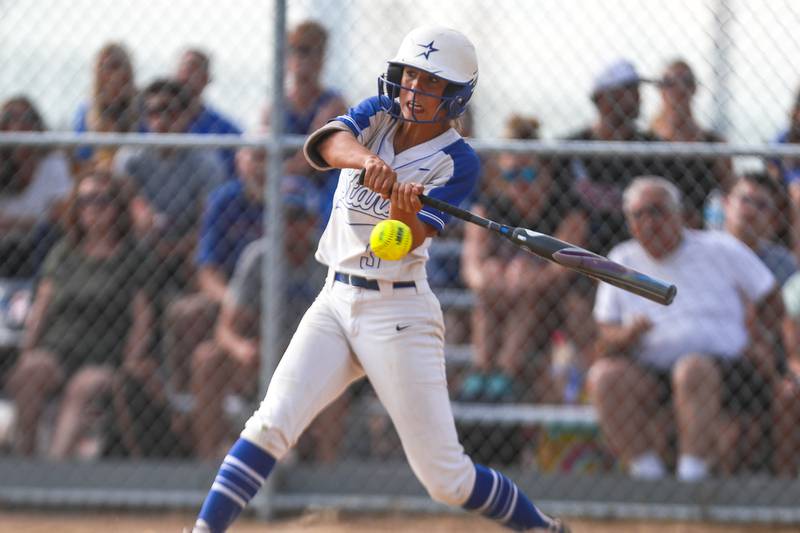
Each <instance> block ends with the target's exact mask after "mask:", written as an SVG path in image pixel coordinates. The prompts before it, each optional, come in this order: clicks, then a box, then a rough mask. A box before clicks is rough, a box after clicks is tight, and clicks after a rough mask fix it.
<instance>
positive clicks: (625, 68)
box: [592, 59, 651, 97]
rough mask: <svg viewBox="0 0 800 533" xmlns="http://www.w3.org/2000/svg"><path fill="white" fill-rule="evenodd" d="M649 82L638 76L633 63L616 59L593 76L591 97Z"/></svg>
mask: <svg viewBox="0 0 800 533" xmlns="http://www.w3.org/2000/svg"><path fill="white" fill-rule="evenodd" d="M650 81H651V80H649V79H645V78H642V77H641V76H639V73H638V72H637V71H636V67H635V66H633V63H631V62H630V61H628V60H627V59H618V60H617V61H614V62H613V63H611V64H609V65H606V67H605V68H604V69H603V70H601V71H600V72H599V73H598V74H597V76H595V78H594V83H593V85H592V97H594V96H597V94H599V93H602V92H605V91H609V90H611V89H618V88H620V87H625V86H628V85H634V84H637V85H638V84H639V83H643V82H650Z"/></svg>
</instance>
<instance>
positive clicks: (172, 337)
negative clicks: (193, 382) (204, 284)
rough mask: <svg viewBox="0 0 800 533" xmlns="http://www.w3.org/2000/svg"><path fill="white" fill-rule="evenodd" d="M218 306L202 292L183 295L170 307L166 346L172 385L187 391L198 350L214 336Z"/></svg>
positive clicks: (180, 390)
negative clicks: (196, 349) (192, 362)
mask: <svg viewBox="0 0 800 533" xmlns="http://www.w3.org/2000/svg"><path fill="white" fill-rule="evenodd" d="M218 312H219V304H217V303H216V302H214V301H213V300H211V298H209V297H208V296H206V295H205V294H203V293H195V294H190V295H187V296H182V297H179V298H176V299H175V300H173V301H172V302H171V303H170V304H169V305H168V306H167V312H166V315H167V316H166V333H165V343H166V352H167V368H168V369H169V375H170V385H171V386H172V389H173V390H174V391H176V392H185V391H186V390H187V389H188V385H189V368H190V366H191V358H192V354H193V353H194V350H195V348H197V346H198V345H199V344H200V343H201V342H203V341H205V340H208V339H209V338H210V336H211V332H212V331H213V330H214V323H215V321H216V319H217V314H218Z"/></svg>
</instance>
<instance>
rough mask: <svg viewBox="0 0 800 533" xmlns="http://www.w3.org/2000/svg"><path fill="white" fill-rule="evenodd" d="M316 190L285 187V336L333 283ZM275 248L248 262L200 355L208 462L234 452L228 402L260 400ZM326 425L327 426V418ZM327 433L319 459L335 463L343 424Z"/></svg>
mask: <svg viewBox="0 0 800 533" xmlns="http://www.w3.org/2000/svg"><path fill="white" fill-rule="evenodd" d="M312 188H313V187H312V186H311V185H310V184H309V183H308V182H305V183H304V182H303V181H302V178H298V177H290V178H286V179H285V180H284V182H283V184H282V189H283V199H284V220H285V224H286V227H285V232H284V235H283V239H284V252H283V258H284V260H285V270H284V274H285V276H286V277H285V281H284V282H283V283H281V284H280V286H281V287H282V289H283V290H284V291H285V292H284V298H285V299H284V306H283V307H282V317H281V318H282V320H281V323H280V328H279V329H280V330H281V331H285V332H293V331H294V330H295V328H296V327H297V324H298V322H299V320H300V318H301V317H302V315H303V313H304V312H305V309H306V308H307V306H308V305H310V304H311V303H312V302H313V300H314V298H315V297H316V291H317V290H318V289H319V288H320V287H321V286H322V284H323V283H324V279H325V269H324V268H323V267H321V266H320V265H319V263H317V262H316V261H315V260H314V250H315V242H316V238H317V228H318V224H317V216H318V214H317V212H316V205H315V202H316V200H315V199H314V198H313V195H311V194H310V193H309V190H311V189H312ZM267 244H268V243H267V241H266V240H263V239H261V240H257V241H254V242H252V243H251V244H249V245H248V247H247V248H245V250H244V252H243V253H242V254H241V256H240V258H239V261H238V263H237V265H236V270H235V273H234V275H233V278H232V279H231V281H230V283H229V284H228V287H227V290H226V294H225V298H224V299H223V302H222V309H221V311H220V315H219V319H218V321H217V325H216V329H215V330H214V337H213V339H212V340H210V341H207V342H204V343H202V344H200V345H199V346H198V348H197V349H196V350H195V352H194V355H193V362H192V376H191V382H192V392H193V394H194V397H195V409H194V412H193V414H192V420H193V435H194V440H195V446H196V452H197V454H198V456H200V457H202V458H205V459H211V458H215V457H217V456H218V454H219V453H220V452H223V451H224V449H227V447H226V445H228V444H230V443H229V442H226V436H227V435H228V430H229V428H228V425H229V424H228V422H227V421H226V418H225V415H224V411H223V400H224V398H225V397H226V395H228V394H231V393H238V394H240V395H243V396H245V397H246V398H248V399H250V400H253V399H254V393H256V392H257V390H256V389H257V384H258V383H257V379H256V378H257V377H258V366H259V357H260V355H259V354H260V349H259V346H260V345H259V343H260V340H259V339H260V335H259V331H260V315H261V297H262V292H261V286H262V285H261V283H262V273H263V264H264V260H265V255H266V254H267V253H269V252H270V250H269V248H268V247H267ZM321 418H322V419H325V420H327V417H326V415H325V414H323V415H321ZM318 422H319V421H318ZM318 427H319V424H318ZM323 427H324V430H325V431H322V432H321V434H319V438H318V439H316V440H317V442H318V448H317V449H318V457H319V458H320V459H324V460H332V459H333V458H335V455H336V452H337V449H336V448H337V446H338V441H339V438H338V437H337V435H341V431H342V420H341V418H338V417H334V420H328V422H327V423H325V422H323ZM312 434H314V431H313V430H312Z"/></svg>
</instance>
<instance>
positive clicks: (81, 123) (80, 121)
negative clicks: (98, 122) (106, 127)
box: [72, 102, 94, 161]
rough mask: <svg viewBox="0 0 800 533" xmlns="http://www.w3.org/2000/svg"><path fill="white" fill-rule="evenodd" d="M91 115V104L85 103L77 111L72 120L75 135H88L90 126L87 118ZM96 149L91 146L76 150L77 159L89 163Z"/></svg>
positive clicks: (79, 147) (80, 147)
mask: <svg viewBox="0 0 800 533" xmlns="http://www.w3.org/2000/svg"><path fill="white" fill-rule="evenodd" d="M88 114H89V104H87V103H86V102H83V103H82V104H81V105H80V106H78V109H77V110H76V111H75V116H74V117H73V118H72V130H73V131H74V132H75V133H86V132H87V131H89V126H88V124H87V123H86V116H87V115H88ZM93 153H94V149H93V148H92V147H91V146H78V147H76V148H75V152H74V154H75V158H76V159H77V160H78V161H88V160H89V159H91V158H92V154H93Z"/></svg>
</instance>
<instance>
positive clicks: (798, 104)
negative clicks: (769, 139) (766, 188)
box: [767, 90, 800, 255]
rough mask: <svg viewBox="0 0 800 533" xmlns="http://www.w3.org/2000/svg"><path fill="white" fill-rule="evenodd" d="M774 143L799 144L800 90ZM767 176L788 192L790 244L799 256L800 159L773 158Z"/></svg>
mask: <svg viewBox="0 0 800 533" xmlns="http://www.w3.org/2000/svg"><path fill="white" fill-rule="evenodd" d="M776 142H777V143H779V144H800V90H798V91H797V94H796V96H795V99H794V103H793V105H792V109H791V110H790V112H789V127H788V128H787V129H786V130H785V131H783V132H781V133H780V134H779V135H778V137H777V139H776ZM767 171H768V173H769V175H770V176H771V177H772V178H774V179H775V180H777V181H780V182H783V184H784V185H785V186H786V188H787V189H788V190H789V198H790V199H791V204H792V215H793V217H792V220H791V224H792V230H791V234H792V244H793V246H794V252H795V255H798V254H800V216H798V213H800V158H793V157H783V158H773V159H770V160H769V161H768V162H767Z"/></svg>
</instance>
